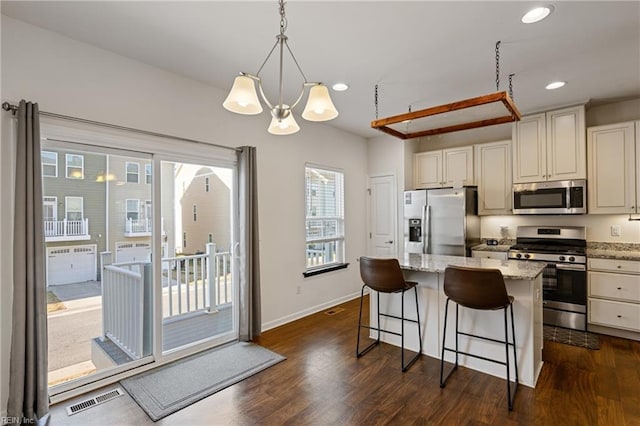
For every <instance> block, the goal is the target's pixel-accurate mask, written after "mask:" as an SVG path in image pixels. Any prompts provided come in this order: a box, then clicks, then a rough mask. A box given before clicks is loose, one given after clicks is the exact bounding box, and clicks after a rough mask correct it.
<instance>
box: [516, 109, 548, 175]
mask: <svg viewBox="0 0 640 426" xmlns="http://www.w3.org/2000/svg"><path fill="white" fill-rule="evenodd" d="M512 139H513V182H514V183H528V182H541V181H543V180H546V177H547V160H546V159H547V132H546V116H545V114H544V113H542V114H536V115H530V116H527V117H523V118H522V119H521V120H520V121H518V122H516V123H515V124H514V126H513V135H512Z"/></svg>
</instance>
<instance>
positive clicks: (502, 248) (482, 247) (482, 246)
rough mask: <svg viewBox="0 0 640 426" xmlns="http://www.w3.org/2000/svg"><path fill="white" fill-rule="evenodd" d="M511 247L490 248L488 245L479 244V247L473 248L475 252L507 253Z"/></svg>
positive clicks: (504, 245) (499, 245)
mask: <svg viewBox="0 0 640 426" xmlns="http://www.w3.org/2000/svg"><path fill="white" fill-rule="evenodd" d="M510 247H511V246H510V245H506V244H498V245H497V246H490V245H488V244H478V245H477V246H473V247H471V250H473V251H496V252H503V253H506V252H508V251H509V248H510Z"/></svg>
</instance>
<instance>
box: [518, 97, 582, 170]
mask: <svg viewBox="0 0 640 426" xmlns="http://www.w3.org/2000/svg"><path fill="white" fill-rule="evenodd" d="M585 137H586V135H585V110H584V105H579V106H575V107H570V108H563V109H558V110H555V111H548V112H545V113H540V114H534V115H530V116H526V117H523V118H522V119H521V120H520V121H518V122H516V123H514V125H513V135H512V139H513V182H514V183H530V182H543V181H556V180H569V179H586V177H587V153H586V143H585V142H586V140H585Z"/></svg>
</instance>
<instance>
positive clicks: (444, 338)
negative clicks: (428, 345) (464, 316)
mask: <svg viewBox="0 0 640 426" xmlns="http://www.w3.org/2000/svg"><path fill="white" fill-rule="evenodd" d="M449 300H450V299H449V298H447V302H446V303H445V305H444V330H443V334H442V356H441V357H440V387H441V388H444V386H445V384H446V382H447V380H448V379H449V377H450V376H451V374H453V372H454V371H456V370H457V369H458V304H457V303H456V350H455V352H456V361H455V364H454V365H453V367H452V368H451V371H449V373H448V374H447V377H444V353H445V349H446V350H450V349H447V348H446V342H447V318H448V316H449ZM451 352H453V351H451Z"/></svg>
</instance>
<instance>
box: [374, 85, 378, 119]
mask: <svg viewBox="0 0 640 426" xmlns="http://www.w3.org/2000/svg"><path fill="white" fill-rule="evenodd" d="M374 100H375V105H376V120H377V119H378V85H377V84H376V89H375V95H374Z"/></svg>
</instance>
